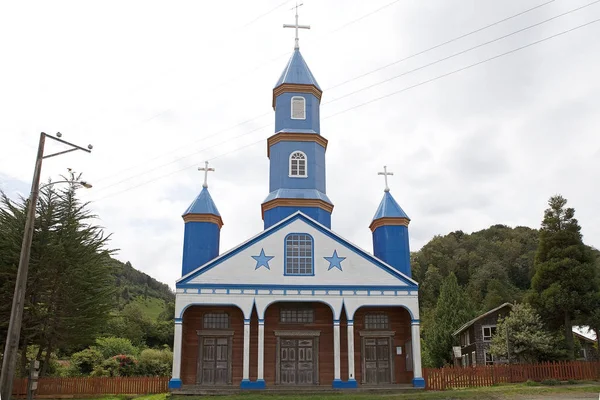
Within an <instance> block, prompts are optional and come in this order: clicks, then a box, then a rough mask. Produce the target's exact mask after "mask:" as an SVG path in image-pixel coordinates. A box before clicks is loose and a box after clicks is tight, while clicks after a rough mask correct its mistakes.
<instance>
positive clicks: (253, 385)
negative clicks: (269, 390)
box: [240, 379, 267, 389]
mask: <svg viewBox="0 0 600 400" xmlns="http://www.w3.org/2000/svg"><path fill="white" fill-rule="evenodd" d="M266 387H267V384H266V383H265V380H264V379H259V380H257V381H254V382H253V381H251V380H249V379H242V381H241V382H240V389H264V388H266Z"/></svg>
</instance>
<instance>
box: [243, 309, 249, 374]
mask: <svg viewBox="0 0 600 400" xmlns="http://www.w3.org/2000/svg"><path fill="white" fill-rule="evenodd" d="M242 380H244V381H248V380H250V320H249V319H244V372H243V375H242Z"/></svg>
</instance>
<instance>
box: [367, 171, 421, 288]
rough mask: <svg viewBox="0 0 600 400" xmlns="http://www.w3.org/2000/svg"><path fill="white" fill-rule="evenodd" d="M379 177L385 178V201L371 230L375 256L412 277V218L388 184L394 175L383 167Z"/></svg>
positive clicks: (372, 223) (380, 204)
mask: <svg viewBox="0 0 600 400" xmlns="http://www.w3.org/2000/svg"><path fill="white" fill-rule="evenodd" d="M379 175H383V176H384V177H385V190H384V195H383V199H381V203H379V207H378V208H377V212H375V216H374V217H373V221H372V222H371V225H369V229H371V232H372V233H373V254H374V255H375V257H377V258H379V259H380V260H382V261H385V262H386V263H388V264H389V265H390V266H392V267H394V268H395V269H397V270H398V271H400V272H401V273H403V274H404V275H406V276H408V277H409V278H410V277H411V271H410V247H409V242H408V224H409V223H410V218H408V215H406V213H405V212H404V210H402V207H400V205H398V203H397V202H396V200H394V197H393V196H392V194H391V193H390V188H389V187H388V184H387V177H388V175H393V173H392V172H388V171H387V167H383V172H379Z"/></svg>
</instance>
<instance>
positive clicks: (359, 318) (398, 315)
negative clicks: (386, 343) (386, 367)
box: [342, 307, 413, 385]
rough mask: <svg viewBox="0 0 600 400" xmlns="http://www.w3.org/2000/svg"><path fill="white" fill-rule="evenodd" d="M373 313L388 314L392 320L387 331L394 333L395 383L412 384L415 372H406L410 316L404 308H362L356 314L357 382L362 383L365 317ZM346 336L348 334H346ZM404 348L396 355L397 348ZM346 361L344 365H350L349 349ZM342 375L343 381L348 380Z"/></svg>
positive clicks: (355, 355) (355, 351)
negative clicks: (362, 334)
mask: <svg viewBox="0 0 600 400" xmlns="http://www.w3.org/2000/svg"><path fill="white" fill-rule="evenodd" d="M371 312H382V313H386V314H387V315H388V316H389V319H390V328H389V329H386V330H390V331H394V332H395V335H394V341H393V349H392V353H393V355H394V380H395V383H411V382H412V378H413V372H412V371H407V370H406V347H405V345H406V342H407V341H410V340H411V338H410V314H409V313H408V311H407V310H406V309H405V308H402V307H361V308H359V309H358V310H357V311H356V312H355V313H354V369H355V370H356V381H357V382H358V383H359V385H360V383H361V382H362V355H361V353H360V350H361V337H360V331H361V330H364V326H365V325H364V323H365V315H366V314H368V313H371ZM344 335H346V333H345V332H344ZM397 346H402V355H397V354H396V347H397ZM344 354H345V357H346V358H345V359H344V358H342V364H344V363H345V364H346V365H347V364H348V361H347V359H348V358H347V357H348V356H347V354H348V353H347V348H346V351H345V352H344ZM347 374H348V372H347V369H346V375H342V377H343V379H347Z"/></svg>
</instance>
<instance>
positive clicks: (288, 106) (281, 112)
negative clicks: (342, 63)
mask: <svg viewBox="0 0 600 400" xmlns="http://www.w3.org/2000/svg"><path fill="white" fill-rule="evenodd" d="M285 26H288V25H285ZM289 27H293V28H296V46H295V48H294V53H293V54H292V57H291V58H290V60H289V62H288V63H287V65H286V67H285V69H284V70H283V73H282V74H281V77H280V78H279V80H278V81H277V83H276V84H275V87H274V88H273V109H274V110H275V134H274V135H273V136H271V137H270V138H269V139H268V141H267V156H268V157H269V160H270V168H269V176H270V177H269V195H268V196H267V198H266V199H265V200H264V201H263V203H262V205H261V210H262V218H263V221H264V228H265V229H267V228H268V227H270V226H272V225H274V224H276V223H277V222H279V221H281V220H282V219H284V218H286V217H288V216H289V215H291V214H293V213H295V212H296V211H302V212H303V213H305V214H306V215H308V216H310V217H311V218H313V219H314V220H316V221H318V222H319V223H321V224H323V225H325V226H326V227H328V228H331V212H332V211H333V204H332V202H331V201H330V200H329V198H328V197H327V195H326V185H325V150H326V149H327V139H325V138H324V137H323V136H321V135H320V130H321V129H320V115H319V113H320V110H319V108H320V102H321V95H322V94H323V91H322V90H321V88H320V86H319V84H318V83H317V80H316V79H315V77H314V76H313V74H312V72H311V71H310V69H309V68H308V65H307V64H306V61H304V58H303V57H302V54H301V53H300V49H299V47H298V36H297V32H298V28H309V27H308V26H303V25H298V17H297V15H296V25H289Z"/></svg>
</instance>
